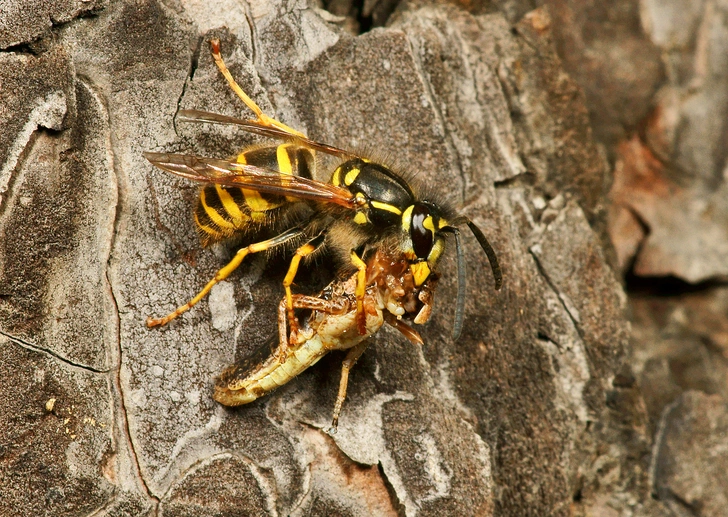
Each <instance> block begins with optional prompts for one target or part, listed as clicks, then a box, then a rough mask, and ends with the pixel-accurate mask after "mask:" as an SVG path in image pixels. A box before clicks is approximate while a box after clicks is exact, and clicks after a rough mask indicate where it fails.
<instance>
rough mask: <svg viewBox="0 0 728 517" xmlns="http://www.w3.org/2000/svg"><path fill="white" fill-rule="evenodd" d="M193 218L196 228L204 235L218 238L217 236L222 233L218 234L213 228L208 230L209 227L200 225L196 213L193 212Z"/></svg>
mask: <svg viewBox="0 0 728 517" xmlns="http://www.w3.org/2000/svg"><path fill="white" fill-rule="evenodd" d="M193 216H194V218H195V224H196V225H197V227H198V228H199V229H200V230H202V231H203V232H205V233H208V234H210V235H213V236H218V235H222V233H220V232H218V231H217V230H215V229H214V228H210V227H209V226H207V225H206V224H202V223H201V222H200V220H199V218H198V217H197V212H194V213H193Z"/></svg>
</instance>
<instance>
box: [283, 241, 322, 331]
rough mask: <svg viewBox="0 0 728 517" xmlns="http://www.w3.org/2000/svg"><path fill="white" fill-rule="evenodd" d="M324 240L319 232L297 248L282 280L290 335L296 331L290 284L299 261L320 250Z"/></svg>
mask: <svg viewBox="0 0 728 517" xmlns="http://www.w3.org/2000/svg"><path fill="white" fill-rule="evenodd" d="M325 239H326V234H325V233H323V232H321V233H319V234H318V235H317V236H316V237H314V238H313V239H311V240H310V241H308V242H307V243H306V244H304V245H303V246H301V247H300V248H298V249H297V250H296V253H295V254H294V255H293V258H292V259H291V265H290V266H288V273H286V277H285V278H284V279H283V288H284V289H285V290H286V310H287V312H288V328H289V330H290V334H293V333H295V332H297V331H298V321H297V320H296V315H295V314H294V313H293V310H294V309H295V307H294V305H293V294H292V293H291V284H293V279H294V278H295V277H296V272H297V271H298V265H299V264H300V262H301V259H302V258H303V257H307V256H309V255H310V254H311V253H313V252H314V251H316V250H317V249H318V248H320V247H321V245H322V244H323V243H324V240H325Z"/></svg>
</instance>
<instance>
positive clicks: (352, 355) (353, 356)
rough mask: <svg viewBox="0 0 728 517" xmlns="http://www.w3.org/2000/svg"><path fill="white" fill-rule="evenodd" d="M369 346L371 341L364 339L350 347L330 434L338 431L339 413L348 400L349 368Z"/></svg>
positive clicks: (335, 404)
mask: <svg viewBox="0 0 728 517" xmlns="http://www.w3.org/2000/svg"><path fill="white" fill-rule="evenodd" d="M367 346H369V341H362V342H361V343H359V344H358V345H356V346H355V347H354V348H352V349H350V350H349V352H348V353H347V354H346V358H345V359H344V362H343V363H342V364H341V381H339V393H338V394H337V395H336V402H335V403H334V415H333V417H332V418H331V428H330V429H329V434H334V433H336V428H337V427H338V426H339V413H341V406H343V405H344V400H346V388H347V386H348V385H349V370H351V368H352V367H353V366H354V365H355V364H356V362H357V360H358V359H359V358H360V357H361V355H362V354H363V353H364V350H366V349H367Z"/></svg>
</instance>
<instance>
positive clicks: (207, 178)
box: [144, 153, 356, 208]
mask: <svg viewBox="0 0 728 517" xmlns="http://www.w3.org/2000/svg"><path fill="white" fill-rule="evenodd" d="M144 157H145V158H146V159H147V160H149V161H150V162H151V163H152V164H153V165H155V166H156V167H159V168H160V169H162V170H164V171H167V172H171V173H172V174H175V175H177V176H181V177H183V178H187V179H191V180H194V181H200V182H203V183H215V184H217V185H222V186H224V187H239V188H245V189H250V190H255V191H257V192H262V193H266V194H277V195H281V196H290V197H295V198H299V199H310V200H314V201H321V202H324V203H333V204H336V205H340V206H344V207H346V208H355V206H356V202H355V198H354V196H352V195H351V192H349V190H347V189H345V188H342V187H337V186H334V185H331V184H330V183H322V182H320V181H315V180H310V179H307V178H302V177H300V176H293V175H290V174H281V173H279V172H276V171H273V170H271V169H266V168H263V167H256V166H254V165H247V164H241V163H237V162H234V161H230V160H218V159H215V158H203V157H200V156H193V155H188V154H172V153H144Z"/></svg>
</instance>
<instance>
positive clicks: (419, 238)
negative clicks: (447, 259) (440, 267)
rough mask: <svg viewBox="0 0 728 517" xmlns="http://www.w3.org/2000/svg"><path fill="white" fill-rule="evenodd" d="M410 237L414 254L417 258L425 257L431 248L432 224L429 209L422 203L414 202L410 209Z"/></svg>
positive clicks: (432, 237)
mask: <svg viewBox="0 0 728 517" xmlns="http://www.w3.org/2000/svg"><path fill="white" fill-rule="evenodd" d="M428 226H429V227H430V228H428ZM410 238H411V239H412V249H414V252H415V255H417V257H418V258H421V259H426V258H427V257H428V255H429V254H430V251H431V250H432V242H433V239H434V226H433V225H432V216H431V215H430V211H429V210H428V208H427V207H426V206H424V205H420V204H416V205H415V206H414V208H413V209H412V223H411V224H410Z"/></svg>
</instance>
